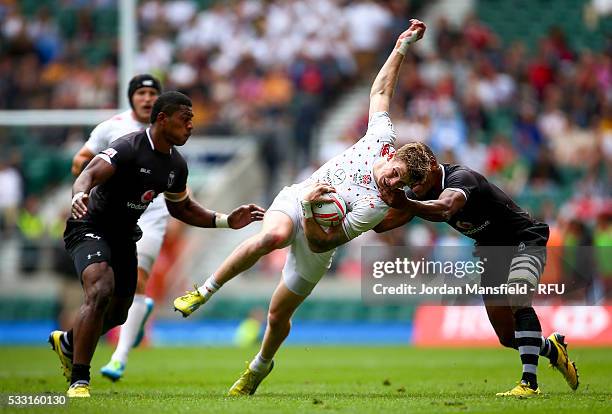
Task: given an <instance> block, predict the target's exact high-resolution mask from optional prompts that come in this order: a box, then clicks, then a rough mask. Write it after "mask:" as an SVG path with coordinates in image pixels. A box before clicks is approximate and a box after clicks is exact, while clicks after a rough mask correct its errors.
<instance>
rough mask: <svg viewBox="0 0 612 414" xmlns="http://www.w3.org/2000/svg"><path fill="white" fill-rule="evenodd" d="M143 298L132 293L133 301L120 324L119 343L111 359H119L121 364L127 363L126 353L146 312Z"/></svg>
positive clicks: (130, 347)
mask: <svg viewBox="0 0 612 414" xmlns="http://www.w3.org/2000/svg"><path fill="white" fill-rule="evenodd" d="M145 299H146V296H145V295H139V294H136V295H134V302H132V306H130V310H129V311H128V317H127V320H126V321H125V323H124V324H123V325H121V332H120V333H119V343H118V344H117V349H116V350H115V353H114V354H113V356H112V357H111V359H112V360H113V361H119V362H121V363H122V364H125V363H127V359H128V353H129V352H130V349H132V346H133V345H134V341H135V340H136V337H137V336H138V331H139V330H140V325H141V324H142V321H143V319H144V317H145V315H146V313H147V304H146V303H145Z"/></svg>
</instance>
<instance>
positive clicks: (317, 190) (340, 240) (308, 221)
mask: <svg viewBox="0 0 612 414" xmlns="http://www.w3.org/2000/svg"><path fill="white" fill-rule="evenodd" d="M335 191H336V190H335V189H334V187H332V186H330V185H328V184H325V183H316V184H314V185H313V186H312V187H311V188H310V190H309V191H308V192H307V193H306V194H304V196H303V198H302V213H303V216H304V235H305V236H306V240H308V247H309V248H310V250H312V251H313V252H314V253H323V252H326V251H329V250H332V249H334V248H336V247H338V246H340V245H341V244H344V243H346V242H348V241H349V238H348V237H347V236H346V234H345V233H344V230H342V226H335V227H330V228H329V231H327V232H326V231H325V230H323V228H322V227H321V225H319V223H317V222H316V221H315V219H314V218H313V215H312V207H311V205H312V204H313V203H316V202H318V201H326V200H327V199H326V198H325V196H324V194H327V193H332V192H335Z"/></svg>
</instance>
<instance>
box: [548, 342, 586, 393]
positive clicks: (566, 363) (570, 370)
mask: <svg viewBox="0 0 612 414" xmlns="http://www.w3.org/2000/svg"><path fill="white" fill-rule="evenodd" d="M548 340H549V341H550V342H551V343H552V344H553V346H554V347H555V348H557V360H556V361H555V362H553V361H551V362H550V365H551V366H552V367H553V368H555V369H556V370H558V371H559V372H560V373H561V375H563V377H564V378H565V381H567V384H568V385H569V386H570V388H571V389H573V390H574V391H575V390H576V389H577V388H578V385H579V382H578V369H577V368H576V364H575V363H574V361H572V360H571V359H569V356H568V355H567V344H566V343H565V336H563V335H561V334H560V333H559V332H553V333H552V334H551V335H550V336H549V337H548Z"/></svg>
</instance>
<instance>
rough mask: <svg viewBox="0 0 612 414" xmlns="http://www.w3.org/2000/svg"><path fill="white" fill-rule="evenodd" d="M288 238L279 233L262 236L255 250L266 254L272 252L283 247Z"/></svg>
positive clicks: (268, 233)
mask: <svg viewBox="0 0 612 414" xmlns="http://www.w3.org/2000/svg"><path fill="white" fill-rule="evenodd" d="M287 239H288V236H287V235H286V234H284V233H283V232H280V231H271V232H267V233H265V234H263V235H262V236H261V237H259V240H258V241H257V250H258V251H259V252H260V253H262V254H268V253H270V252H271V251H273V250H276V249H281V248H283V247H285V245H286V243H287Z"/></svg>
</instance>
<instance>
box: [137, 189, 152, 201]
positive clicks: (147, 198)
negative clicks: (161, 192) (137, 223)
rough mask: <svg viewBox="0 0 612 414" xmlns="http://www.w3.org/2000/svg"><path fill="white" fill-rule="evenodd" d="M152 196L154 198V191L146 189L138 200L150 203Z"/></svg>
mask: <svg viewBox="0 0 612 414" xmlns="http://www.w3.org/2000/svg"><path fill="white" fill-rule="evenodd" d="M154 198H155V191H153V190H147V191H145V192H144V194H143V195H142V196H141V197H140V201H142V202H143V203H150V202H151V201H153V199H154Z"/></svg>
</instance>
